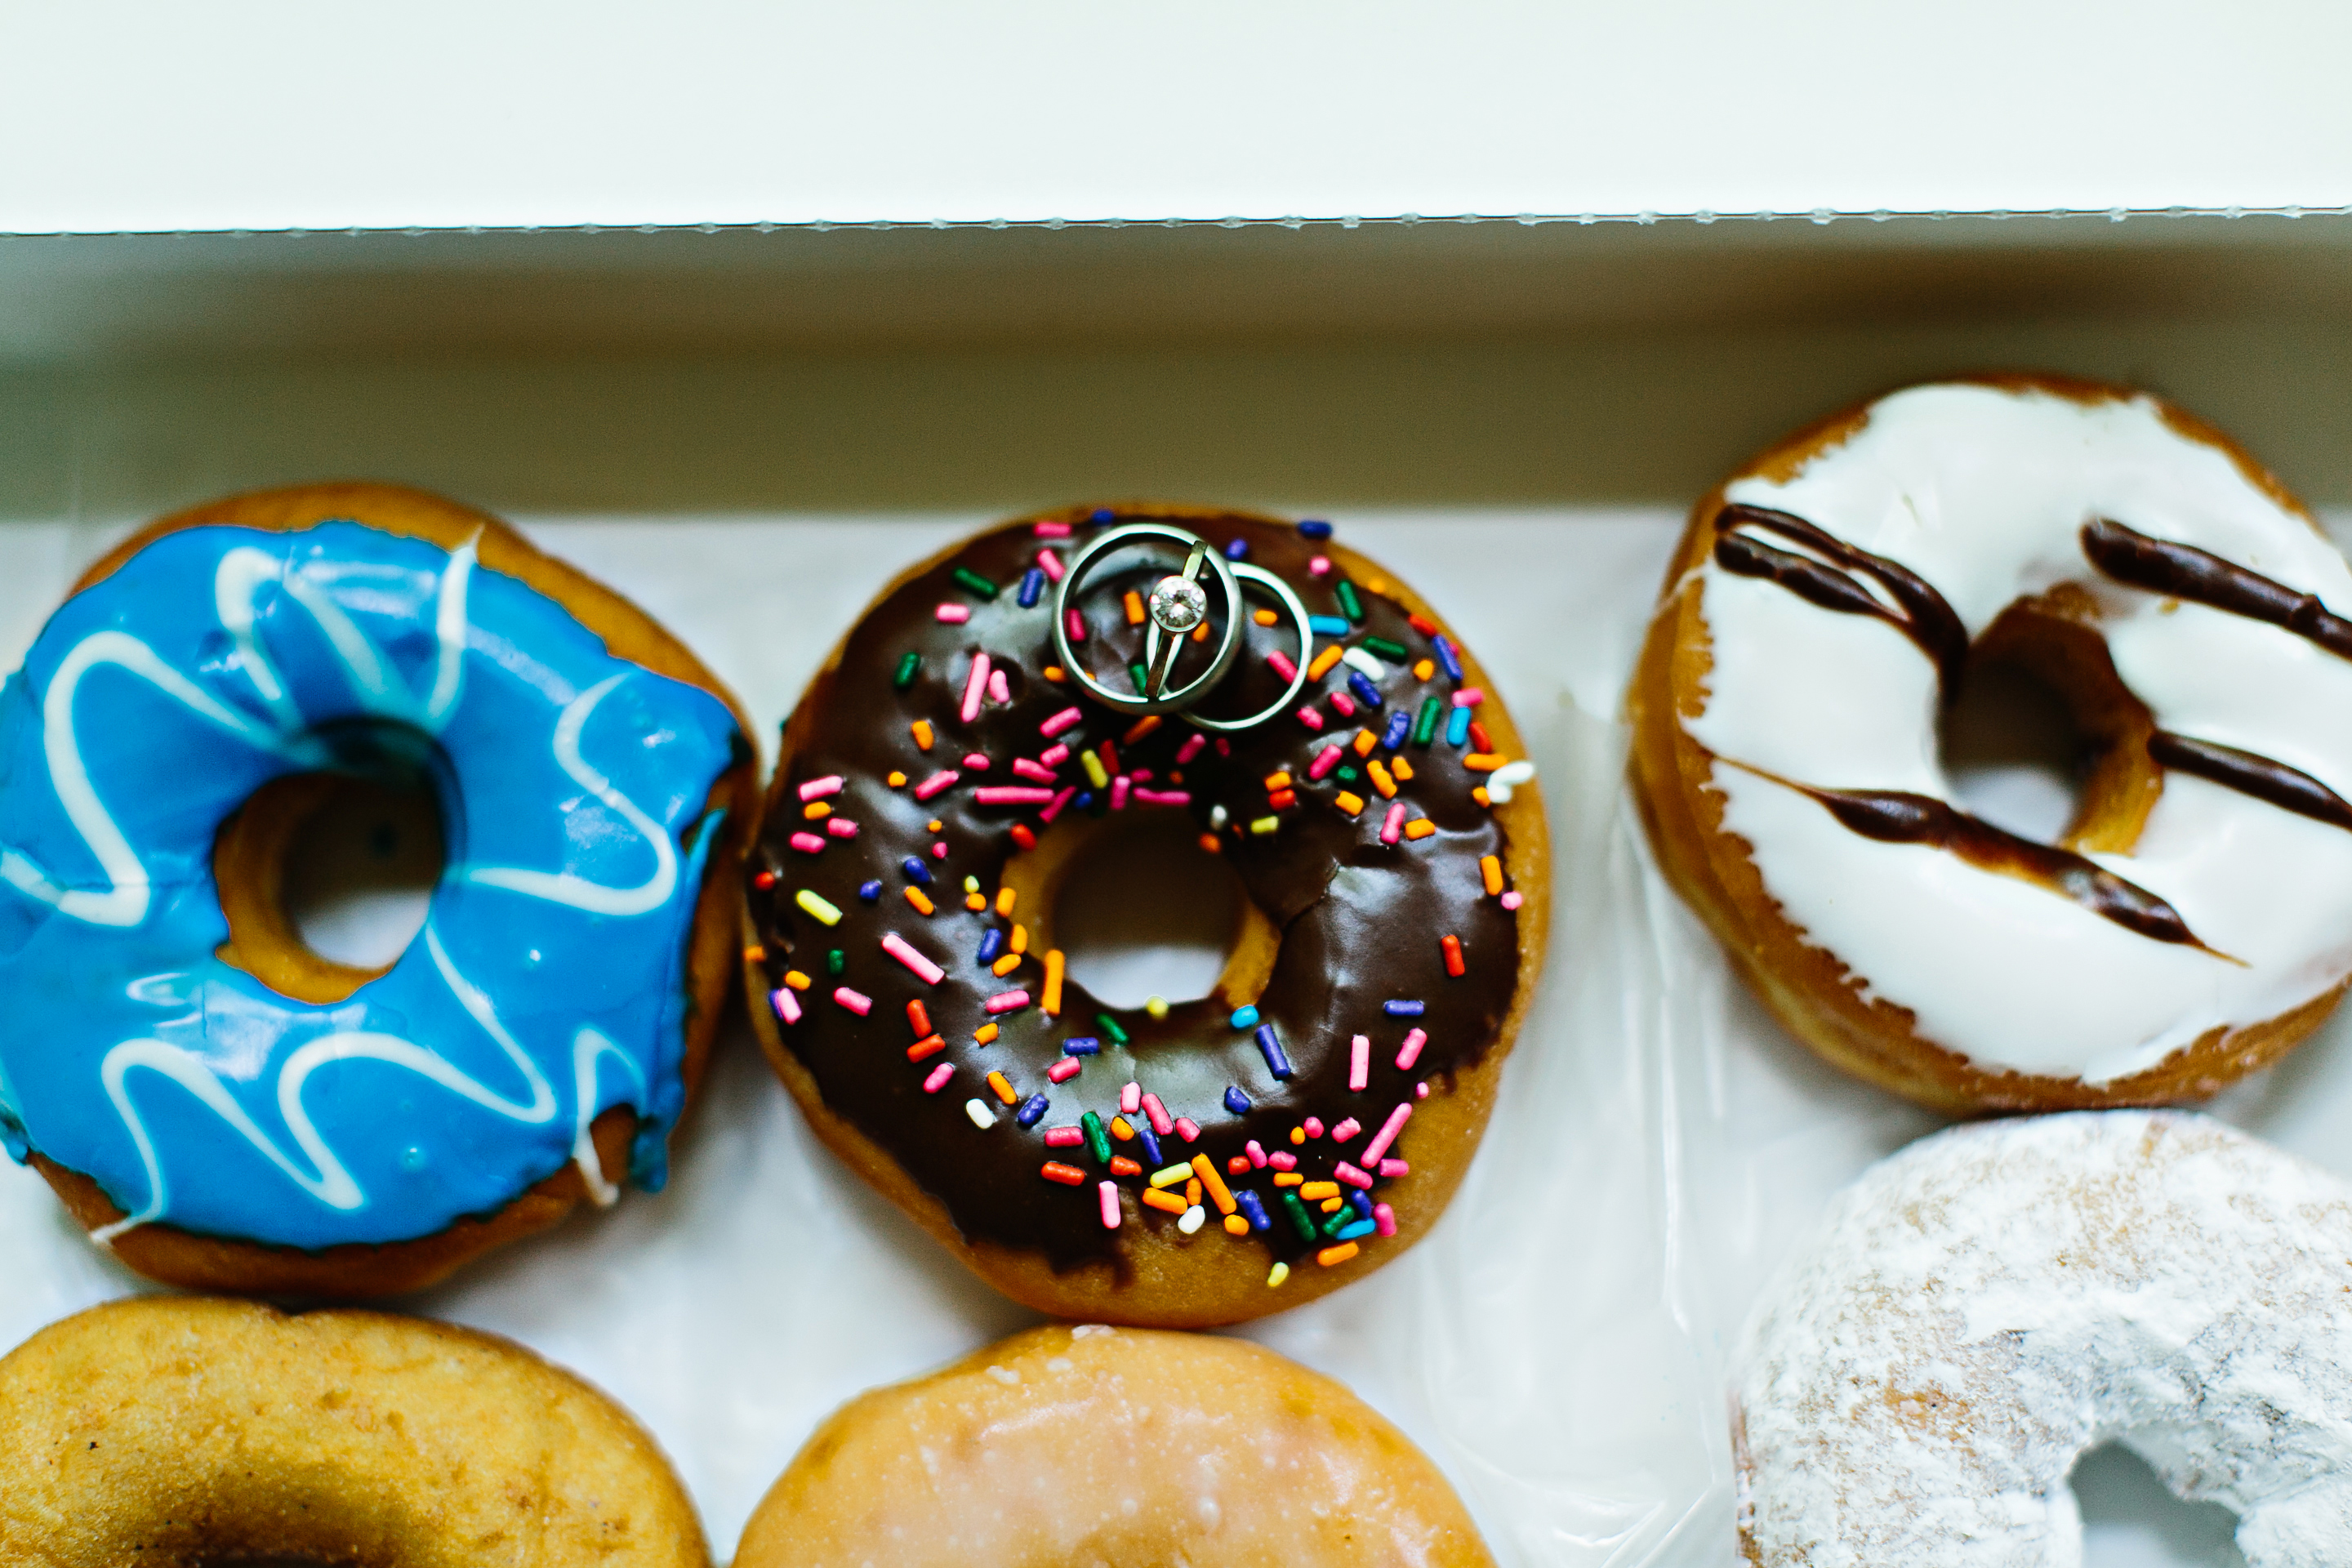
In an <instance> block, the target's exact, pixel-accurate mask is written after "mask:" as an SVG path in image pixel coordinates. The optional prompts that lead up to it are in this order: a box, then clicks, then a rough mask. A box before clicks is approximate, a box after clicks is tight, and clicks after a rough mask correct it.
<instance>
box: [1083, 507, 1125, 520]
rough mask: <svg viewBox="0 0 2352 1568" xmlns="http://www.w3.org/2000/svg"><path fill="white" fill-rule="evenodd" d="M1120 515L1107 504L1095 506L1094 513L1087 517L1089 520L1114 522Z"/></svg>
mask: <svg viewBox="0 0 2352 1568" xmlns="http://www.w3.org/2000/svg"><path fill="white" fill-rule="evenodd" d="M1117 520H1118V513H1117V512H1115V511H1113V510H1110V508H1108V507H1107V506H1098V507H1097V508H1095V512H1094V515H1093V516H1092V517H1089V518H1088V519H1087V521H1088V522H1112V521H1117Z"/></svg>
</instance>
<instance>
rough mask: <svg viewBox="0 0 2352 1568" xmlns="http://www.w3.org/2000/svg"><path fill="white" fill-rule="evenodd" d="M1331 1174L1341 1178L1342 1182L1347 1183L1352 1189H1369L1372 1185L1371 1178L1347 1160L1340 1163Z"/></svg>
mask: <svg viewBox="0 0 2352 1568" xmlns="http://www.w3.org/2000/svg"><path fill="white" fill-rule="evenodd" d="M1332 1174H1333V1175H1335V1176H1337V1177H1339V1179H1340V1180H1341V1181H1343V1182H1345V1183H1347V1184H1349V1186H1351V1187H1369V1186H1370V1185H1371V1184H1372V1179H1371V1177H1370V1176H1368V1175H1366V1174H1365V1173H1363V1172H1361V1171H1360V1170H1358V1169H1356V1167H1355V1166H1353V1165H1350V1164H1349V1163H1348V1162H1347V1161H1345V1160H1342V1161H1340V1162H1339V1165H1338V1166H1337V1167H1336V1168H1334V1169H1333V1171H1332Z"/></svg>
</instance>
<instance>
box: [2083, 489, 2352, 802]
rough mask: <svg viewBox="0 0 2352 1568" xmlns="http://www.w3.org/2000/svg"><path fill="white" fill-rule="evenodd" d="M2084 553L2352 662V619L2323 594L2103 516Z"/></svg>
mask: <svg viewBox="0 0 2352 1568" xmlns="http://www.w3.org/2000/svg"><path fill="white" fill-rule="evenodd" d="M2083 553H2084V555H2086V556H2088V557H2089V558H2090V562H2091V564H2092V565H2094V566H2096V567H2097V568H2098V569H2099V570H2100V571H2102V572H2104V573H2105V574H2107V575H2108V576H2110V577H2112V578H2114V579H2115V580H2116V582H2118V583H2125V584H2130V585H2131V586H2132V587H2135V588H2145V589H2147V591H2148V592H2149V593H2151V594H2165V595H2170V596H2171V597H2173V598H2176V599H2189V600H2191V601H2194V602H2195V603H2197V604H2200V605H2210V606H2211V607H2213V608H2214V609H2217V610H2227V611H2229V612H2230V613H2231V615H2233V616H2246V617H2248V618H2249V619H2252V620H2257V621H2264V622H2267V623H2269V624H2270V625H2272V626H2279V627H2282V628H2284V629H2285V630H2287V631H2291V632H2293V633H2294V634H2295V636H2297V637H2305V638H2307V639H2309V640H2310V641H2312V642H2315V643H2317V644H2318V645H2319V646H2320V647H2324V648H2326V650H2327V651H2328V652H2330V653H2332V654H2335V655H2336V656H2337V657H2339V658H2352V620H2347V619H2345V618H2344V617H2343V616H2338V615H2336V614H2334V613H2332V612H2331V611H2330V610H2329V609H2328V608H2327V606H2326V605H2323V604H2321V603H2320V602H2319V595H2316V594H2305V593H2303V592H2301V591H2300V590H2298V589H2294V588H2290V587H2288V586H2287V585H2286V584H2284V583H2274V582H2273V581H2272V580H2271V579H2270V578H2268V577H2265V576H2263V574H2260V573H2259V572H2249V571H2248V570H2246V568H2244V567H2243V566H2239V565H2234V564H2232V563H2230V562H2227V561H2224V560H2222V559H2221V557H2220V556H2218V555H2215V554H2212V553H2210V552H2207V551H2203V550H2200V549H2198V548H2196V547H2195V546H2194V545H2189V544H2175V543H2173V542H2171V541H2169V540H2164V539H2150V538H2149V537H2148V536H2147V534H2145V533H2139V532H2136V531H2133V530H2131V529H2128V528H2126V527H2125V526H2124V525H2123V524H2122V523H2120V522H2111V521H2108V520H2106V519H2105V518H2100V519H2098V520H2096V521H2092V522H2087V523H2084V525H2083ZM2265 798H2267V797H2265Z"/></svg>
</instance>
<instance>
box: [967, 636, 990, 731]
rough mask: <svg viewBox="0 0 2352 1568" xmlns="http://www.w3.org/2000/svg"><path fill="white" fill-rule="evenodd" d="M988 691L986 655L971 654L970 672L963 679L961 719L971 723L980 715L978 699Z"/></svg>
mask: <svg viewBox="0 0 2352 1568" xmlns="http://www.w3.org/2000/svg"><path fill="white" fill-rule="evenodd" d="M987 691H988V655H987V654H985V653H975V654H973V655H972V656H971V674H970V675H967V676H965V677H964V681H963V721H964V722H965V723H967V724H969V723H971V721H973V720H974V719H977V718H979V717H980V700H981V698H982V696H984V695H985V694H986V693H987Z"/></svg>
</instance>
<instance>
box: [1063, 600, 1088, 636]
mask: <svg viewBox="0 0 2352 1568" xmlns="http://www.w3.org/2000/svg"><path fill="white" fill-rule="evenodd" d="M1062 624H1063V625H1064V626H1067V627H1068V628H1069V632H1070V640H1071V641H1072V642H1084V641H1086V640H1087V618H1086V616H1082V615H1080V614H1078V612H1077V610H1076V608H1075V607H1073V608H1072V609H1070V610H1068V611H1066V612H1065V613H1064V615H1063V616H1062Z"/></svg>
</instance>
